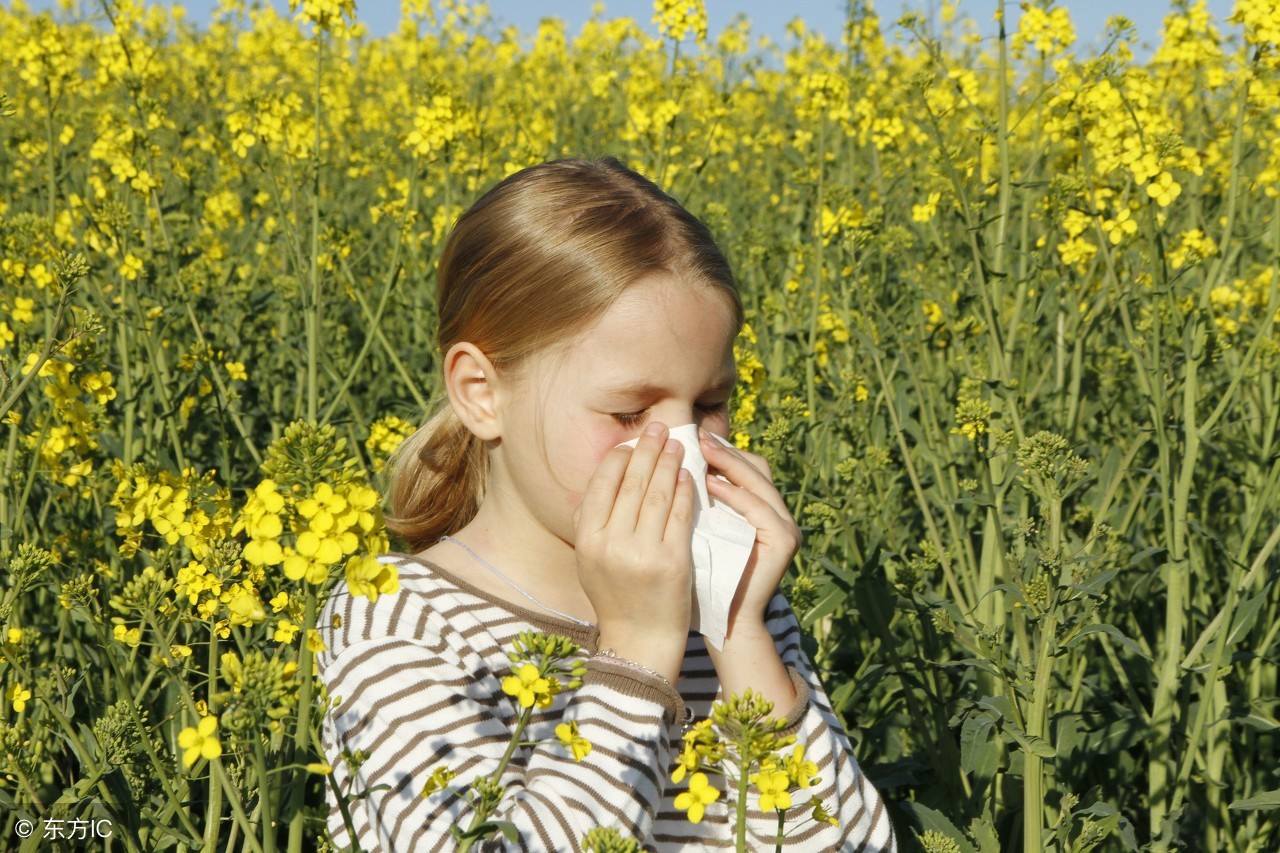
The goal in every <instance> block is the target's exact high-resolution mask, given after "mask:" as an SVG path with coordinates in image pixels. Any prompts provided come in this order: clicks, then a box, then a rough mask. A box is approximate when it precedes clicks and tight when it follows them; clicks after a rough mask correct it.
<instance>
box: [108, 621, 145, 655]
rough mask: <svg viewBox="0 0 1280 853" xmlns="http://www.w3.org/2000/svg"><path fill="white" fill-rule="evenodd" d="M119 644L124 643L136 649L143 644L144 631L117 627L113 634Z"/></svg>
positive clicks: (121, 626)
mask: <svg viewBox="0 0 1280 853" xmlns="http://www.w3.org/2000/svg"><path fill="white" fill-rule="evenodd" d="M111 635H112V636H113V637H115V639H116V641H117V642H121V643H124V644H125V645H127V646H128V647H129V648H131V649H136V648H137V647H138V644H139V643H141V642H142V631H141V630H139V629H138V628H126V627H124V626H123V625H117V626H116V627H115V628H114V629H113V630H112V632H111Z"/></svg>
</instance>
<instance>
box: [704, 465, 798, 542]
mask: <svg viewBox="0 0 1280 853" xmlns="http://www.w3.org/2000/svg"><path fill="white" fill-rule="evenodd" d="M707 491H708V492H710V493H711V496H712V497H714V498H715V499H716V500H717V501H723V502H724V503H725V504H727V505H728V506H729V508H730V509H733V510H736V511H737V512H738V514H740V515H741V516H742V517H743V518H745V519H746V520H747V521H748V522H749V523H750V524H751V526H752V527H754V528H755V529H756V530H761V531H763V530H769V529H776V528H777V527H778V526H779V524H781V523H783V520H784V519H786V520H787V521H790V520H791V513H790V512H783V513H779V512H778V508H777V507H775V506H774V505H773V504H772V503H771V502H770V501H767V500H765V499H764V498H762V497H760V496H759V495H757V494H755V493H753V492H752V491H751V490H750V489H746V488H744V487H742V486H738V485H735V484H734V483H731V482H725V481H724V480H721V479H720V478H719V477H717V476H715V475H714V474H708V475H707ZM784 510H785V507H784Z"/></svg>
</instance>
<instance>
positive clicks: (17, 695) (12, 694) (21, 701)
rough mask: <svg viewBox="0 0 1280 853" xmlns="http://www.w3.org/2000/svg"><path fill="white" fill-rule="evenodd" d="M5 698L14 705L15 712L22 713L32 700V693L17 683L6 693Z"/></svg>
mask: <svg viewBox="0 0 1280 853" xmlns="http://www.w3.org/2000/svg"><path fill="white" fill-rule="evenodd" d="M4 696H5V698H6V699H8V700H9V701H10V702H12V703H13V710H15V711H19V712H21V711H24V710H26V707H27V702H28V701H29V700H30V699H31V691H30V690H24V689H23V687H22V685H21V684H18V683H16V682H15V683H14V685H13V686H12V687H10V688H9V689H8V690H6V691H5V694H4Z"/></svg>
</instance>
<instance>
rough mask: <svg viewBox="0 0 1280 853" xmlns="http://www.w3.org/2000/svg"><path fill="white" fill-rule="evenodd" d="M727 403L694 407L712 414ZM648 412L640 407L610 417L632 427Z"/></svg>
mask: <svg viewBox="0 0 1280 853" xmlns="http://www.w3.org/2000/svg"><path fill="white" fill-rule="evenodd" d="M728 405H729V403H728V401H727V400H726V401H725V402H722V403H705V404H704V403H699V404H698V405H697V406H696V408H697V410H698V411H700V412H702V413H704V414H708V415H714V414H718V413H719V412H723V411H724V410H725V409H726V408H728ZM648 413H649V410H648V409H641V410H640V411H638V412H614V413H613V415H612V417H613V419H614V420H615V421H617V422H618V423H619V424H621V425H622V426H627V427H633V426H638V425H639V424H640V423H641V422H642V421H644V419H645V415H647V414H648Z"/></svg>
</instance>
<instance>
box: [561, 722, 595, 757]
mask: <svg viewBox="0 0 1280 853" xmlns="http://www.w3.org/2000/svg"><path fill="white" fill-rule="evenodd" d="M556 737H558V738H559V739H560V744H561V745H562V746H564V748H565V749H567V750H569V751H570V752H572V753H573V760H574V761H581V760H582V759H584V758H586V757H587V754H588V753H590V752H591V741H589V740H587V739H586V738H584V737H582V736H580V735H579V734H578V724H577V723H576V722H573V721H570V722H568V723H561V724H560V725H558V726H556Z"/></svg>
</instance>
